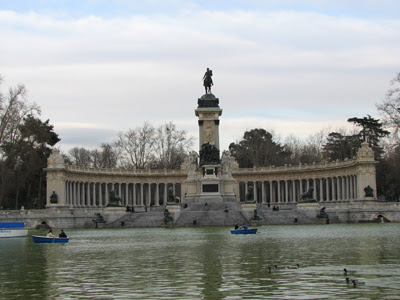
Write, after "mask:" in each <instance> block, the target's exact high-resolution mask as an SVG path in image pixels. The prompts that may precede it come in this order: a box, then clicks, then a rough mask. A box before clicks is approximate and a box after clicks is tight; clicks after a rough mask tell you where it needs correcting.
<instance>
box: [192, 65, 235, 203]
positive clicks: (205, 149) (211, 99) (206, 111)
mask: <svg viewBox="0 0 400 300" xmlns="http://www.w3.org/2000/svg"><path fill="white" fill-rule="evenodd" d="M211 76H212V70H210V69H208V68H207V71H206V73H205V75H204V77H203V80H204V83H203V85H204V87H205V91H206V93H205V94H204V95H203V96H201V97H200V98H199V99H198V102H197V104H198V106H197V109H196V110H195V114H196V116H197V117H198V118H199V120H198V124H199V148H200V149H199V154H200V155H197V153H196V152H191V153H190V155H189V163H188V164H189V166H188V177H187V180H186V186H187V192H186V195H185V202H186V203H194V202H200V203H206V202H207V203H209V204H211V203H215V202H224V201H237V200H236V195H235V183H236V181H235V180H234V179H233V177H232V168H237V167H238V165H237V163H236V162H235V160H234V159H233V157H231V155H230V154H229V152H228V151H224V152H223V153H222V156H220V145H219V117H220V116H221V114H222V109H221V108H220V107H219V99H218V98H216V97H215V96H214V95H213V94H212V93H211V86H212V85H213V82H212V79H211Z"/></svg>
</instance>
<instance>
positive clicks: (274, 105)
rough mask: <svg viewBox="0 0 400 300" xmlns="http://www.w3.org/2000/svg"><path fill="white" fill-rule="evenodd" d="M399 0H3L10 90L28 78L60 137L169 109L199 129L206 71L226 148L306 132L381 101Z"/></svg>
mask: <svg viewBox="0 0 400 300" xmlns="http://www.w3.org/2000/svg"><path fill="white" fill-rule="evenodd" d="M399 11H400V1H397V0H379V1H374V0H364V1H361V0H352V1H348V0H345V1H342V0H335V1H323V0H322V1H317V0H308V1H301V0H298V1H294V0H276V1H275V0H271V1H268V0H264V1H261V0H243V1H242V0H233V1H218V0H212V1H207V0H206V1H180V0H150V1H129V0H114V1H105V0H104V1H102V0H79V1H67V0H58V1H57V0H37V1H28V0H26V1H19V0H10V1H9V0H0V75H1V76H2V77H4V80H3V83H2V86H1V87H0V88H1V90H2V91H3V93H6V92H7V89H8V88H9V87H13V86H16V85H17V84H19V83H22V84H24V85H25V86H26V88H27V90H28V100H29V101H31V102H35V103H37V104H38V105H39V106H40V107H41V119H42V120H47V119H49V120H50V124H53V125H54V131H55V132H56V133H58V134H59V137H60V138H61V141H60V142H59V143H58V144H57V146H58V147H59V148H61V150H63V151H68V149H70V148H72V147H85V148H89V149H94V148H97V147H99V146H100V144H101V143H110V142H112V141H114V140H115V139H116V137H117V134H118V132H121V131H122V132H123V131H127V130H128V129H134V128H136V127H138V126H142V125H143V124H144V122H146V121H147V122H149V123H151V124H152V125H154V126H155V127H158V126H159V125H162V124H165V123H167V122H170V121H172V122H173V123H174V124H176V126H177V129H179V130H186V131H187V133H188V135H189V136H193V137H194V139H195V144H194V146H193V148H194V149H195V150H197V149H198V148H199V145H198V123H197V117H196V116H195V112H194V111H195V109H196V108H197V99H198V98H200V97H201V96H202V95H203V94H204V87H203V85H202V77H203V75H204V72H205V71H206V69H207V68H210V69H211V70H212V71H213V81H214V86H213V87H212V93H213V94H214V95H215V96H216V97H218V98H219V101H220V107H221V108H222V109H223V112H222V116H221V117H220V145H221V147H220V148H221V149H220V150H226V149H228V146H229V143H231V142H236V141H238V140H240V139H241V137H242V136H243V133H244V131H246V130H250V129H253V128H264V129H266V130H268V131H271V132H273V133H274V135H276V136H279V137H281V139H282V141H283V140H284V139H285V137H288V136H291V135H292V136H295V137H298V138H302V139H306V138H307V137H309V136H311V135H315V134H318V133H320V132H326V133H328V132H331V131H336V130H339V129H342V128H347V129H348V130H350V129H351V128H352V126H351V125H350V124H349V123H348V122H346V121H347V119H348V118H351V117H363V116H367V115H371V116H373V117H376V118H381V116H380V115H379V112H378V111H377V109H376V103H379V102H380V101H382V100H383V99H384V96H385V93H386V91H387V90H388V89H389V88H390V80H391V79H393V78H394V76H395V75H396V73H398V72H400V55H399V53H400V18H399V13H398V12H399Z"/></svg>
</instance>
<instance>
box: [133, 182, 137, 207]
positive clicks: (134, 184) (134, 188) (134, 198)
mask: <svg viewBox="0 0 400 300" xmlns="http://www.w3.org/2000/svg"><path fill="white" fill-rule="evenodd" d="M136 201H137V199H136V183H132V204H133V205H134V206H136V205H137V203H136Z"/></svg>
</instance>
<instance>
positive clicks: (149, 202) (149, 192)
mask: <svg viewBox="0 0 400 300" xmlns="http://www.w3.org/2000/svg"><path fill="white" fill-rule="evenodd" d="M147 185H148V187H147V188H148V201H147V205H148V206H150V205H151V183H148V184H147Z"/></svg>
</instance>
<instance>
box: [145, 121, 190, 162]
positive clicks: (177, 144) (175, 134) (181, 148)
mask: <svg viewBox="0 0 400 300" xmlns="http://www.w3.org/2000/svg"><path fill="white" fill-rule="evenodd" d="M192 145H193V138H192V137H189V138H188V137H186V131H185V130H177V129H176V126H175V124H173V123H172V122H169V123H166V124H164V125H161V126H160V127H158V128H157V130H156V134H155V143H154V153H155V159H154V162H153V164H152V167H154V168H167V169H177V168H179V167H180V166H181V164H182V163H183V160H184V159H185V157H186V156H187V153H188V152H189V148H190V147H191V146H192Z"/></svg>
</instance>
